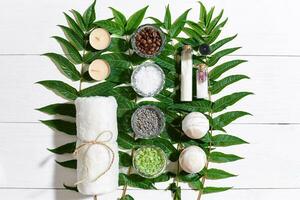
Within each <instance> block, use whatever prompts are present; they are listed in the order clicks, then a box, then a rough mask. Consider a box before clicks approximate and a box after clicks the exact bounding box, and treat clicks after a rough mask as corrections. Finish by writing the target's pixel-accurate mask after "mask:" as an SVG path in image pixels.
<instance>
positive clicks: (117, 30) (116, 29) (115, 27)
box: [94, 20, 124, 36]
mask: <svg viewBox="0 0 300 200" xmlns="http://www.w3.org/2000/svg"><path fill="white" fill-rule="evenodd" d="M94 24H95V25H96V26H98V27H101V28H104V29H106V30H108V31H109V32H110V33H112V34H116V35H120V36H122V35H123V34H124V27H123V26H122V25H120V24H118V23H117V22H114V21H111V20H99V21H96V22H94Z"/></svg>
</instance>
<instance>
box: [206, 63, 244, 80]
mask: <svg viewBox="0 0 300 200" xmlns="http://www.w3.org/2000/svg"><path fill="white" fill-rule="evenodd" d="M244 62H247V61H246V60H231V61H228V62H225V63H223V64H221V65H219V66H216V67H214V68H213V69H212V70H211V71H210V72H209V78H210V80H216V79H217V78H219V77H220V76H221V75H222V74H223V73H225V72H227V71H228V70H230V69H232V68H234V67H236V66H238V65H240V64H242V63H244Z"/></svg>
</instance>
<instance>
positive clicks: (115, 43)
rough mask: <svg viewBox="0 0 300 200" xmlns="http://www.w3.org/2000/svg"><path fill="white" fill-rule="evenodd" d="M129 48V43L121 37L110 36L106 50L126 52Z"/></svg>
mask: <svg viewBox="0 0 300 200" xmlns="http://www.w3.org/2000/svg"><path fill="white" fill-rule="evenodd" d="M128 49H129V43H128V42H127V41H126V40H124V39H122V38H112V39H111V43H110V45H109V47H108V48H107V51H111V52H114V53H121V52H126V51H127V50H128Z"/></svg>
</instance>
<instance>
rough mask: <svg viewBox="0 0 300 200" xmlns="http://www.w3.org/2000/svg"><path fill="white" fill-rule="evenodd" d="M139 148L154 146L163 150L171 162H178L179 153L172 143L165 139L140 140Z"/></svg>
mask: <svg viewBox="0 0 300 200" xmlns="http://www.w3.org/2000/svg"><path fill="white" fill-rule="evenodd" d="M136 144H137V146H144V145H154V146H157V147H159V148H161V149H162V150H163V151H164V152H165V154H166V155H167V156H168V157H169V159H170V160H171V161H176V160H177V159H178V157H179V154H180V153H179V151H178V150H177V149H176V148H175V147H174V146H173V145H172V143H171V142H170V141H168V140H166V139H163V138H153V139H138V140H136Z"/></svg>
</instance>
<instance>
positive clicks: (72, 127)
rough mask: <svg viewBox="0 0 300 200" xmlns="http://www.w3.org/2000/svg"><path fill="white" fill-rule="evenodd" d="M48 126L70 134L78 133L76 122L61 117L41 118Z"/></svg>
mask: <svg viewBox="0 0 300 200" xmlns="http://www.w3.org/2000/svg"><path fill="white" fill-rule="evenodd" d="M41 122H42V123H43V124H45V125H46V126H48V127H50V128H53V129H55V130H57V131H60V132H63V133H66V134H68V135H76V132H77V131H76V124H75V123H74V122H68V121H64V120H61V119H52V120H41Z"/></svg>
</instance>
